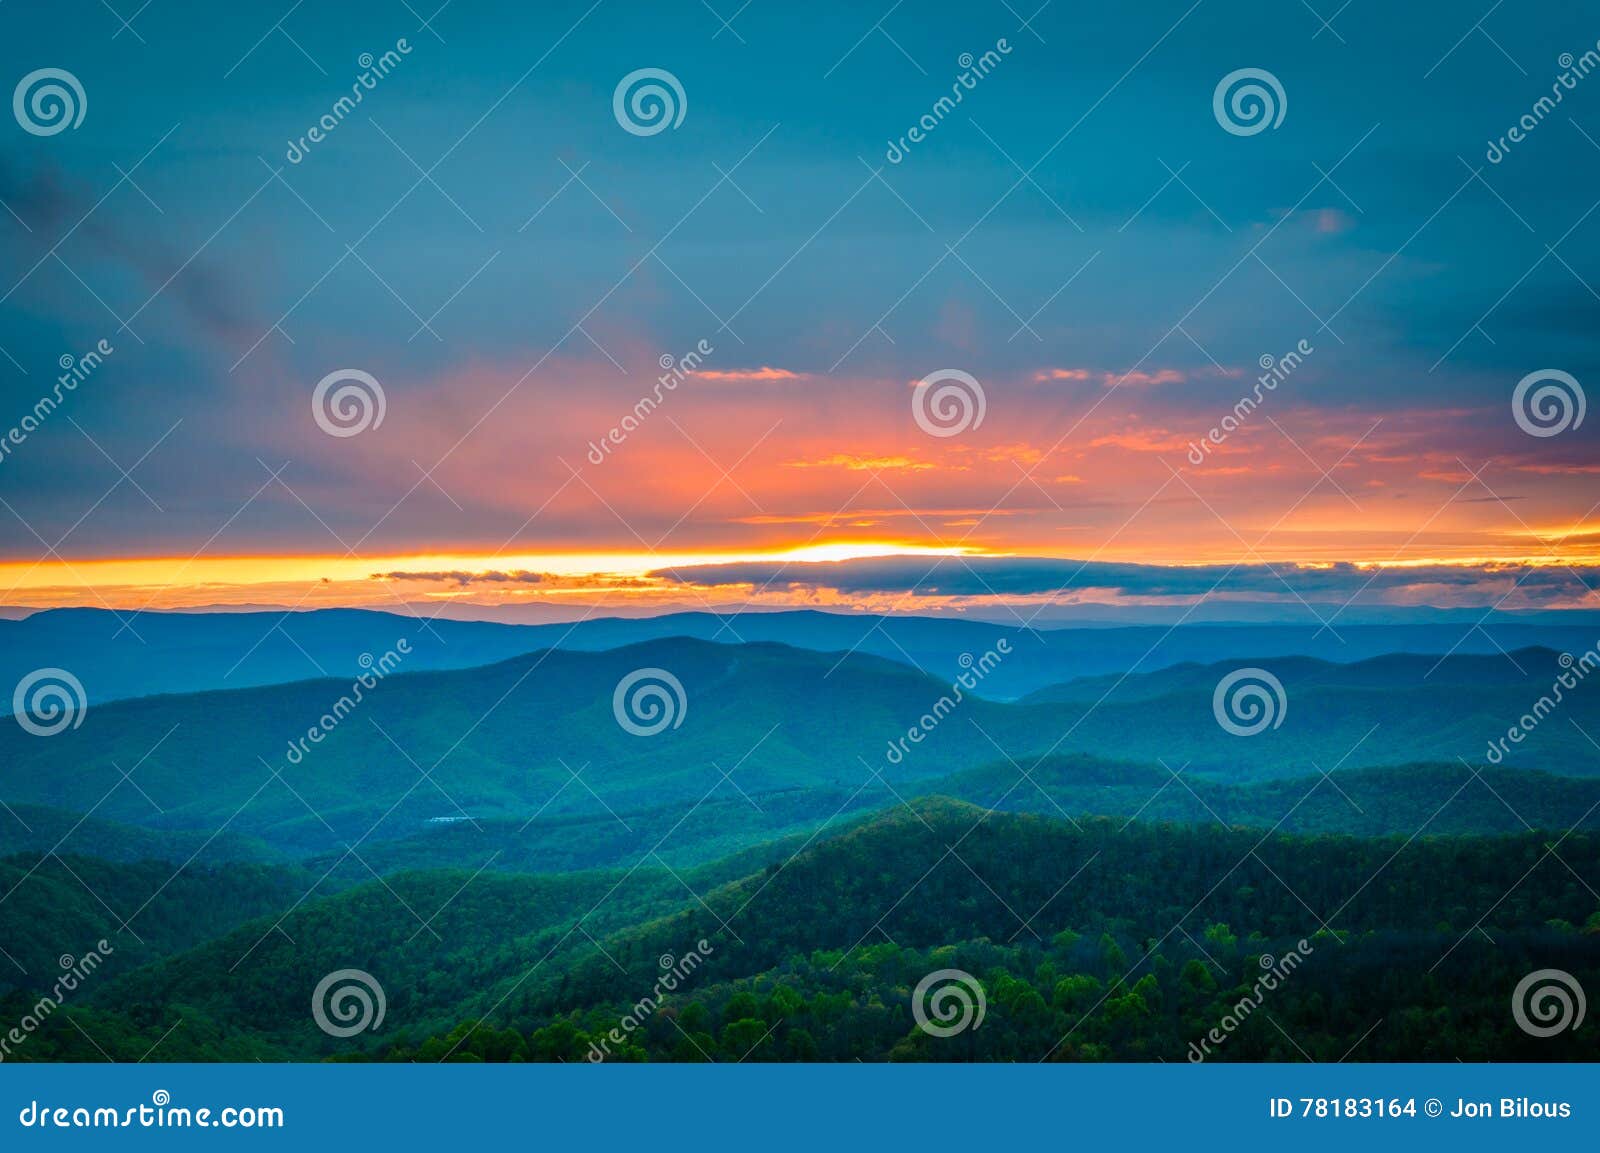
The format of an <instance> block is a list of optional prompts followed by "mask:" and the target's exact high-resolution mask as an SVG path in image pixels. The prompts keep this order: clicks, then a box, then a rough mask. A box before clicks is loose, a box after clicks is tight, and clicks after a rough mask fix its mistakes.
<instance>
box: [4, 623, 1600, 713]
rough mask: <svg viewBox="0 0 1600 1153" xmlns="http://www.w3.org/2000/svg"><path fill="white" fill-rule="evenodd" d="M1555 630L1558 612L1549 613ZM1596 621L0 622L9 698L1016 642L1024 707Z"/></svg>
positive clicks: (986, 687) (1487, 643)
mask: <svg viewBox="0 0 1600 1153" xmlns="http://www.w3.org/2000/svg"><path fill="white" fill-rule="evenodd" d="M1545 615H1546V617H1549V616H1551V615H1552V614H1545ZM1589 618H1590V614H1575V615H1574V616H1573V617H1572V619H1571V620H1570V621H1564V622H1562V623H1549V622H1548V621H1546V620H1544V619H1543V618H1541V620H1540V623H1529V622H1527V621H1525V620H1522V619H1520V618H1517V617H1514V616H1505V617H1497V618H1492V619H1489V620H1486V621H1484V622H1483V623H1482V624H1481V625H1479V626H1478V627H1474V622H1470V621H1467V622H1449V623H1444V622H1439V623H1428V624H1397V625H1364V624H1363V625H1349V626H1347V625H1344V624H1340V623H1336V624H1335V626H1334V628H1333V629H1332V630H1328V631H1320V633H1319V630H1318V629H1317V628H1316V627H1315V626H1300V625H1271V624H1232V625H1230V624H1204V625H1200V624H1189V625H1179V626H1154V625H1139V626H1127V627H1109V626H1108V627H1094V628H1065V627H1040V628H1036V629H1034V628H1027V629H1025V628H1020V627H1018V625H1017V624H1015V623H1013V624H1009V625H1008V624H998V623H988V622H983V621H975V620H963V619H957V618H949V617H916V616H873V615H863V614H856V613H828V612H817V611H811V610H804V611H793V612H745V613H728V614H713V613H703V612H685V613H669V614H665V615H662V616H655V617H643V618H629V617H594V618H590V619H586V620H580V621H575V622H572V623H561V624H539V625H515V624H501V623H495V622H488V621H473V620H446V619H440V618H435V619H429V618H428V617H427V616H425V615H421V612H420V610H419V614H418V615H415V616H412V615H407V614H404V613H386V612H373V611H369V610H365V609H319V610H313V611H307V612H288V611H262V612H216V613H195V612H175V613H155V612H148V613H141V614H138V615H137V616H134V615H133V614H129V613H123V614H120V615H119V614H115V613H111V612H109V611H106V610H103V609H51V610H48V611H45V612H39V613H35V614H33V615H31V616H29V617H27V618H25V619H22V620H14V621H12V620H0V685H5V684H15V683H16V682H17V681H18V680H20V679H21V678H22V677H23V676H25V675H27V674H28V673H29V672H31V671H32V670H34V669H36V668H40V667H57V668H63V669H67V670H68V671H70V672H72V673H73V674H74V675H75V676H76V677H77V678H78V679H79V680H80V681H81V682H82V684H83V686H84V690H85V692H86V694H87V696H88V698H89V700H91V701H110V700H119V699H124V698H129V697H138V696H149V695H152V694H156V693H185V692H198V691H201V690H206V689H227V688H247V687H251V686H255V685H269V684H284V683H288V682H291V681H299V680H306V679H308V678H312V677H320V676H334V677H340V676H354V675H356V674H357V673H358V672H359V671H360V670H361V665H360V663H359V662H360V660H361V658H362V656H363V655H367V656H370V657H373V658H376V657H379V656H381V655H382V654H383V653H384V652H386V651H388V650H390V649H392V648H393V647H394V646H395V644H396V643H397V642H398V641H400V640H402V639H404V640H405V641H406V642H407V643H408V645H409V646H410V648H411V650H412V651H411V653H410V654H409V655H408V656H407V658H406V662H405V667H406V669H407V670H408V671H420V670H425V669H464V668H472V667H475V666H479V665H485V664H489V663H492V662H494V661H500V660H505V659H506V658H508V657H513V656H517V655H519V654H522V653H528V652H534V651H537V650H540V649H546V648H563V649H571V650H575V651H589V652H593V651H599V650H604V649H613V648H620V647H622V646H625V645H631V644H637V643H639V642H641V641H647V640H654V639H660V638H668V637H689V638H694V639H698V640H706V641H715V642H718V643H721V644H741V643H747V642H763V641H765V642H772V643H776V644H783V645H790V646H793V647H795V648H804V649H810V650H813V651H815V652H824V653H845V652H852V653H862V654H870V655H873V656H878V657H883V658H885V659H888V660H892V661H897V662H900V663H901V664H905V665H908V666H912V667H915V668H918V669H921V670H923V671H924V672H927V673H929V674H931V675H933V676H935V677H937V678H939V679H941V680H946V681H948V680H953V679H954V678H955V677H956V676H957V675H959V674H960V672H961V671H962V670H963V668H964V667H965V665H964V664H963V660H964V659H976V658H978V657H981V656H982V654H983V653H985V652H987V651H989V650H991V649H993V648H994V647H995V645H996V644H997V642H999V641H1000V640H1002V639H1004V640H1006V641H1007V643H1008V644H1010V646H1011V649H1012V652H1011V653H1010V654H1009V655H1008V656H1007V657H1006V659H1005V660H1004V661H1002V662H1000V663H999V665H998V666H997V667H996V668H995V669H994V671H993V673H992V675H990V676H988V677H986V678H985V680H984V683H983V685H982V688H981V689H979V690H978V691H979V692H980V694H981V695H983V696H987V697H991V698H994V699H1015V698H1020V697H1024V696H1027V695H1028V694H1030V693H1035V692H1038V691H1039V690H1041V689H1045V688H1047V687H1048V686H1051V685H1055V684H1058V683H1060V682H1064V681H1071V680H1075V679H1080V678H1084V677H1093V676H1103V675H1107V674H1111V675H1113V676H1117V675H1121V674H1123V673H1137V672H1153V671H1156V670H1159V669H1163V668H1167V667H1170V666H1173V665H1178V664H1183V663H1202V664H1211V663H1215V662H1219V661H1228V660H1235V659H1240V658H1261V659H1266V658H1280V657H1289V656H1304V657H1313V658H1316V659H1319V660H1324V661H1333V662H1339V663H1348V662H1354V661H1361V660H1366V659H1368V658H1371V657H1376V656H1382V655H1385V654H1391V653H1397V652H1403V653H1416V654H1431V655H1435V656H1437V655H1442V654H1445V653H1452V654H1457V655H1470V654H1480V655H1497V654H1502V653H1505V652H1509V651H1512V650H1515V649H1521V648H1529V647H1542V648H1548V649H1552V650H1555V651H1558V652H1562V651H1566V652H1572V653H1574V654H1576V653H1581V652H1584V651H1586V650H1588V649H1590V648H1591V647H1593V646H1594V645H1595V644H1596V643H1597V641H1600V626H1597V625H1596V624H1595V623H1594V622H1593V621H1592V620H1591V619H1589Z"/></svg>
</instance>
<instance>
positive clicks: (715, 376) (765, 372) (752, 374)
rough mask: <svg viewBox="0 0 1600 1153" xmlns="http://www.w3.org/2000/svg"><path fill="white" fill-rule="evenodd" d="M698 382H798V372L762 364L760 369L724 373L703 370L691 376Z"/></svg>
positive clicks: (743, 369)
mask: <svg viewBox="0 0 1600 1153" xmlns="http://www.w3.org/2000/svg"><path fill="white" fill-rule="evenodd" d="M693 375H694V377H695V378H696V379H698V380H720V381H746V380H757V381H766V380H799V379H800V374H799V373H798V372H790V371H789V370H788V369H787V368H772V367H770V366H768V365H765V364H763V365H762V366H761V367H760V368H735V369H728V370H726V371H724V372H714V371H712V370H710V369H703V370H701V371H700V372H696V373H694V374H693Z"/></svg>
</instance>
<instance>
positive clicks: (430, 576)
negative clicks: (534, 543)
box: [367, 569, 547, 588]
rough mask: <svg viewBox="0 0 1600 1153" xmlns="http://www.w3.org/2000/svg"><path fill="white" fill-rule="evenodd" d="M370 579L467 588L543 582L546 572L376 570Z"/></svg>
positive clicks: (519, 570)
mask: <svg viewBox="0 0 1600 1153" xmlns="http://www.w3.org/2000/svg"><path fill="white" fill-rule="evenodd" d="M367 579H368V580H375V581H380V580H381V581H428V582H430V583H434V584H440V583H443V584H453V585H455V586H456V587H457V588H466V587H467V586H468V585H472V584H524V585H536V584H543V583H544V581H545V580H546V579H547V578H546V576H545V574H544V573H536V572H528V571H526V570H524V569H518V570H516V571H514V572H493V571H491V572H465V571H463V570H461V569H452V570H449V571H434V572H375V573H373V574H372V575H371V576H370V577H368V578H367Z"/></svg>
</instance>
